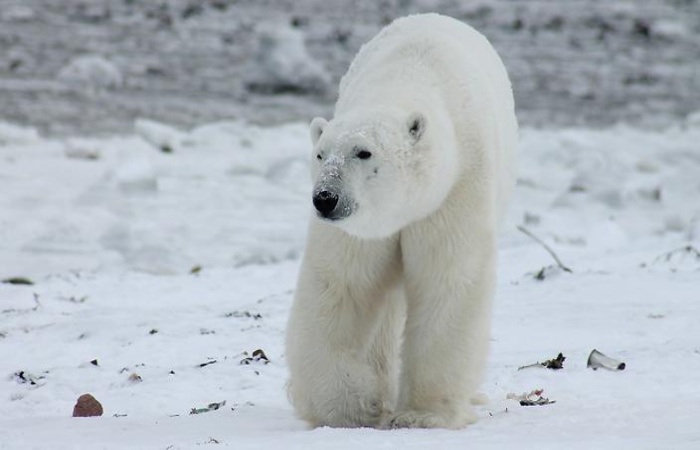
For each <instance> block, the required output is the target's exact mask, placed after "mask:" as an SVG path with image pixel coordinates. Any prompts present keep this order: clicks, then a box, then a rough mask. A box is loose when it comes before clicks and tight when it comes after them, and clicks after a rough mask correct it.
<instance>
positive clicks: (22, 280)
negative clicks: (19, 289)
mask: <svg viewBox="0 0 700 450" xmlns="http://www.w3.org/2000/svg"><path fill="white" fill-rule="evenodd" d="M2 282H3V283H5V284H22V285H25V286H31V285H33V284H34V282H33V281H32V280H30V279H29V278H24V277H10V278H5V279H4V280H2Z"/></svg>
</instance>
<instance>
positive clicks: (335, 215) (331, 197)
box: [313, 186, 352, 220]
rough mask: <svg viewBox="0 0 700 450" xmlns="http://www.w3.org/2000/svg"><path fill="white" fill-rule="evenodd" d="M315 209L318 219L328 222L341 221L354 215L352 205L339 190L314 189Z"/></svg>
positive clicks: (323, 187) (327, 188) (329, 188)
mask: <svg viewBox="0 0 700 450" xmlns="http://www.w3.org/2000/svg"><path fill="white" fill-rule="evenodd" d="M313 203H314V208H316V214H317V215H318V217H320V218H322V219H326V220H341V219H345V218H347V217H348V216H350V214H352V208H351V203H352V202H350V201H348V199H347V198H345V196H343V195H341V194H340V193H339V190H338V189H334V188H333V187H330V186H319V187H317V188H316V189H314V195H313Z"/></svg>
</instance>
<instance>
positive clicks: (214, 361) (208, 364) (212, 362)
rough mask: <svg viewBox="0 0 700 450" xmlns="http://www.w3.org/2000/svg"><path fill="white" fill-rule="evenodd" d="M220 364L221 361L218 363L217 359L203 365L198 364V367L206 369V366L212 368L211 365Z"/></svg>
mask: <svg viewBox="0 0 700 450" xmlns="http://www.w3.org/2000/svg"><path fill="white" fill-rule="evenodd" d="M218 362H219V361H217V360H216V359H210V360H209V361H207V362H203V363H200V364H198V365H197V367H206V366H210V365H212V364H216V363H218Z"/></svg>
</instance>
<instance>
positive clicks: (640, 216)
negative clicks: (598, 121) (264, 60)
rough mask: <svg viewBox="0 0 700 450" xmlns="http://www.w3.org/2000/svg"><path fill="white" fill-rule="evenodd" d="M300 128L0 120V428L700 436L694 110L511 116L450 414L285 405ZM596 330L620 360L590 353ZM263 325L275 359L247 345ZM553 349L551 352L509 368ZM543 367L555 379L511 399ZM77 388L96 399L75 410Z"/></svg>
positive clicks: (189, 433) (692, 441) (38, 433)
mask: <svg viewBox="0 0 700 450" xmlns="http://www.w3.org/2000/svg"><path fill="white" fill-rule="evenodd" d="M307 134H308V133H307V129H306V126H305V125H304V124H289V125H284V126H279V127H275V128H258V127H255V126H252V125H247V124H245V123H241V122H221V123H212V124H207V125H204V126H200V127H197V128H194V129H191V130H177V129H174V128H172V127H169V126H167V125H164V124H159V123H155V122H151V121H146V120H140V121H137V122H136V124H135V125H134V131H133V133H131V134H130V135H127V136H124V137H114V138H109V139H107V138H100V139H97V138H85V137H75V138H60V139H58V138H45V137H42V136H41V135H39V134H38V133H37V132H36V131H34V130H32V129H27V128H21V127H17V126H15V125H10V124H6V123H3V124H0V186H1V192H2V195H0V278H1V279H7V278H10V277H25V278H27V279H29V280H31V281H32V282H33V283H34V284H33V285H22V284H0V448H2V449H29V448H37V449H47V448H51V449H62V448H66V449H68V448H90V449H93V448H107V449H123V448H149V449H151V448H153V449H181V448H199V447H200V446H204V445H212V446H214V445H218V446H222V447H223V446H227V447H231V448H300V449H301V448H303V449H309V448H319V449H335V448H348V449H350V448H401V449H403V448H417V449H418V448H420V449H423V448H428V447H431V448H433V447H434V448H494V449H501V448H538V449H539V448H581V449H590V448H596V449H607V448H610V449H612V448H615V449H617V448H620V447H621V446H625V447H627V448H635V449H642V448H650V449H651V448H654V449H666V448H668V449H671V448H672V449H696V448H700V427H699V426H698V423H699V422H700V383H698V375H697V374H698V373H700V328H699V327H698V326H697V318H698V317H700V255H699V254H697V253H694V252H693V249H699V248H700V200H699V198H700V148H699V145H700V144H698V143H700V116H697V115H696V116H694V117H690V118H688V119H687V120H685V121H683V122H679V123H677V124H676V125H674V126H671V127H668V128H666V129H664V130H662V131H645V130H640V129H634V128H628V127H624V126H618V127H612V128H609V129H605V130H597V131H592V130H586V129H562V130H549V131H543V130H536V129H528V128H526V129H524V130H522V132H521V143H522V144H521V152H520V167H521V169H520V177H519V184H518V188H517V191H516V195H515V198H514V201H513V205H512V208H511V211H510V214H509V216H508V220H507V221H506V224H505V226H504V230H503V236H502V240H501V254H500V266H499V274H500V279H499V286H498V287H499V288H498V294H497V298H496V302H495V309H494V317H493V333H492V334H493V340H492V354H491V359H490V362H489V370H488V374H487V377H486V380H485V382H484V385H483V390H484V392H485V393H486V394H487V395H488V397H489V398H490V402H489V403H488V404H487V405H485V406H483V407H480V408H479V415H480V417H481V420H480V421H479V422H478V423H477V424H476V425H474V426H471V427H469V428H467V429H466V430H462V431H445V430H394V431H381V430H365V429H363V430H338V429H327V428H324V429H316V430H308V429H307V428H306V426H305V425H304V424H303V423H302V422H300V421H299V420H297V419H296V418H295V417H294V414H293V411H292V409H291V407H290V406H289V404H288V403H287V400H286V396H285V391H284V383H285V379H286V368H285V360H284V353H283V334H284V328H285V322H286V315H287V311H288V309H289V306H290V303H291V300H292V293H293V290H294V285H295V277H296V272H297V269H298V265H299V257H300V254H301V252H302V249H303V244H304V239H305V231H306V220H307V214H308V212H309V207H310V199H309V190H310V180H309V176H308V160H309V151H310V150H309V145H308V137H307ZM517 225H521V226H524V227H525V228H526V229H527V230H529V231H530V232H531V233H533V234H534V235H536V236H538V237H539V238H541V239H542V240H543V241H545V242H546V243H547V245H548V246H549V247H551V248H552V249H553V250H554V251H555V252H556V254H557V255H558V257H559V258H560V259H561V260H562V262H563V263H564V264H566V265H567V266H569V267H570V268H571V269H572V270H573V272H572V273H566V272H563V271H560V270H556V269H554V268H548V269H546V270H545V271H544V279H543V280H537V279H535V277H534V275H535V274H536V273H538V272H540V270H541V269H542V268H543V267H547V266H550V265H552V264H554V260H553V259H552V258H551V257H550V255H549V254H548V253H547V252H546V251H545V250H544V249H543V247H542V246H540V245H539V244H538V243H536V242H535V241H533V240H532V239H531V238H529V237H528V236H526V235H525V234H523V233H521V232H520V231H518V230H517V228H516V226H517ZM594 348H596V349H598V350H600V351H602V352H604V353H606V354H608V355H609V356H612V357H615V358H618V359H621V360H623V361H625V362H626V365H627V366H626V369H625V370H624V371H621V372H607V371H604V370H598V371H593V370H591V369H587V368H586V360H587V357H588V354H589V353H590V351H591V350H592V349H594ZM256 349H262V350H264V352H265V354H266V355H267V357H268V358H269V364H265V363H264V361H252V363H251V364H241V361H242V360H244V359H245V358H247V357H249V356H250V355H251V354H252V352H253V351H254V350H256ZM559 352H562V353H563V354H564V356H566V358H567V359H566V361H565V363H564V369H563V370H559V371H553V370H548V369H539V368H529V369H524V370H521V371H518V367H519V366H522V365H526V364H530V363H533V362H536V361H543V360H545V359H549V358H553V357H555V356H556V355H557V353H559ZM247 361H249V362H250V360H247ZM533 389H544V393H543V395H544V396H545V397H548V398H550V400H555V401H556V403H553V404H549V405H545V406H531V407H524V406H520V405H519V404H518V402H516V401H513V400H507V399H506V397H507V395H508V394H510V393H515V394H521V393H523V392H529V391H531V390H533ZM87 392H89V393H91V394H92V395H94V396H95V397H96V398H97V399H98V400H99V401H100V402H101V403H102V405H103V407H104V412H105V413H104V416H102V417H99V418H72V417H71V413H72V409H73V405H74V403H75V401H76V399H77V398H78V396H80V395H81V394H83V393H87ZM222 401H226V404H225V405H224V406H223V407H221V408H219V409H218V410H214V411H210V412H204V413H201V414H194V415H192V414H190V411H191V410H192V409H193V408H205V407H206V406H207V405H209V404H211V403H217V402H222Z"/></svg>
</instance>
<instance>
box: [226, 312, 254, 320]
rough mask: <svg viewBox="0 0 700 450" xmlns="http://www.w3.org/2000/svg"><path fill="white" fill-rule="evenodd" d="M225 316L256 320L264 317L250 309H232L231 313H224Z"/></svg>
mask: <svg viewBox="0 0 700 450" xmlns="http://www.w3.org/2000/svg"><path fill="white" fill-rule="evenodd" d="M224 317H235V318H237V319H241V318H252V319H254V320H260V319H262V315H260V314H258V313H251V312H250V311H232V312H230V313H226V314H224Z"/></svg>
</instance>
